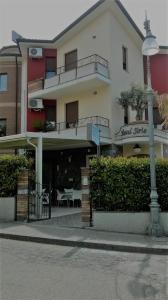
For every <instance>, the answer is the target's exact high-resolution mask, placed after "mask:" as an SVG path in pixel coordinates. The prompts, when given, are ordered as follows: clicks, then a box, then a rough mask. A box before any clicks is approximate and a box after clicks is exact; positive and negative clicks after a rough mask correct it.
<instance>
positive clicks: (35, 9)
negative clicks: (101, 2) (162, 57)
mask: <svg viewBox="0 0 168 300" xmlns="http://www.w3.org/2000/svg"><path fill="white" fill-rule="evenodd" d="M109 1H113V0H109ZM120 1H121V2H122V4H123V5H124V6H125V8H126V9H127V11H128V13H129V14H130V16H131V17H132V18H133V20H134V21H135V23H136V24H137V26H138V27H139V28H140V30H141V31H142V32H143V33H144V29H143V22H144V16H145V10H147V13H148V17H149V18H150V21H151V29H152V33H153V34H154V35H156V37H157V41H158V43H159V44H160V45H168V0H120ZM95 2H97V0H0V48H1V47H3V46H5V45H10V44H12V40H11V31H12V30H15V31H17V32H18V33H19V34H20V35H22V36H23V37H25V38H37V39H52V38H54V37H55V36H56V35H57V34H58V33H60V32H61V31H62V30H63V29H65V28H66V27H67V26H68V25H69V24H70V23H72V22H73V21H74V20H75V19H76V18H78V17H79V16H80V15H81V14H82V13H83V12H85V11H86V10H87V9H88V8H89V7H91V6H92V5H93V4H94V3H95Z"/></svg>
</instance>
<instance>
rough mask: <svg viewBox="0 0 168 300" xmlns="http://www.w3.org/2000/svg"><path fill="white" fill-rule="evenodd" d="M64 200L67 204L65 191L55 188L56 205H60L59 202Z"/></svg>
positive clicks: (67, 199)
mask: <svg viewBox="0 0 168 300" xmlns="http://www.w3.org/2000/svg"><path fill="white" fill-rule="evenodd" d="M64 201H66V204H67V206H68V201H69V198H68V197H67V195H66V193H65V192H60V191H59V190H57V202H58V206H60V204H63V203H64Z"/></svg>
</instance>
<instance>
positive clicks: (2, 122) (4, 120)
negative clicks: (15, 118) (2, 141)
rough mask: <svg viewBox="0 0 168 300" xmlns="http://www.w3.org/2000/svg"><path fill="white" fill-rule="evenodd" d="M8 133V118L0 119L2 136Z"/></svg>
mask: <svg viewBox="0 0 168 300" xmlns="http://www.w3.org/2000/svg"><path fill="white" fill-rule="evenodd" d="M5 135H6V119H0V137H1V136H5Z"/></svg>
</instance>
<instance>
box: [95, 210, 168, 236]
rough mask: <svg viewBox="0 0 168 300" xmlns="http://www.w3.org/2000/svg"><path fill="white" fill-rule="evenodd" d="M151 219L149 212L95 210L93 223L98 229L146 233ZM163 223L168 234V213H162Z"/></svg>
mask: <svg viewBox="0 0 168 300" xmlns="http://www.w3.org/2000/svg"><path fill="white" fill-rule="evenodd" d="M149 221H150V214H149V213H147V212H146V213H126V212H94V215H93V224H94V227H95V228H96V229H99V230H108V231H114V232H126V233H137V234H146V233H147V232H146V229H147V227H148V224H149ZM161 224H162V226H163V230H164V233H165V234H166V235H168V213H161Z"/></svg>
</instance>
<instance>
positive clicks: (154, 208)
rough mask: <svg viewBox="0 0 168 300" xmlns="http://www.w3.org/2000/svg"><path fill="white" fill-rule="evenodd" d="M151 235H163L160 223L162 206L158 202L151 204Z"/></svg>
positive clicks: (149, 229) (149, 232)
mask: <svg viewBox="0 0 168 300" xmlns="http://www.w3.org/2000/svg"><path fill="white" fill-rule="evenodd" d="M148 234H149V235H150V236H155V237H160V236H163V229H162V226H161V224H160V206H159V204H158V203H151V204H150V224H149V226H148Z"/></svg>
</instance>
